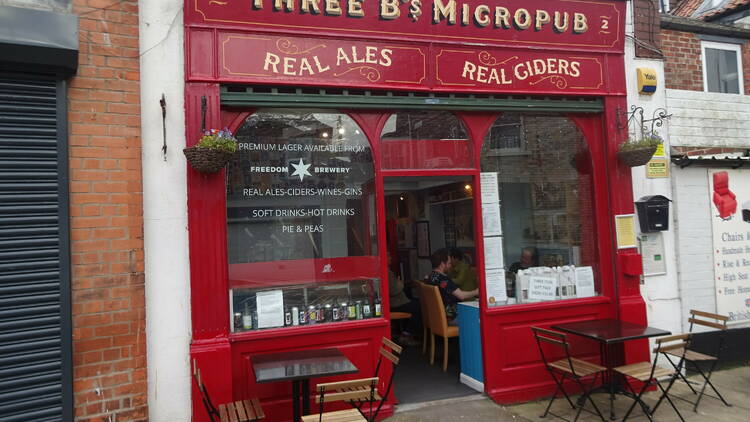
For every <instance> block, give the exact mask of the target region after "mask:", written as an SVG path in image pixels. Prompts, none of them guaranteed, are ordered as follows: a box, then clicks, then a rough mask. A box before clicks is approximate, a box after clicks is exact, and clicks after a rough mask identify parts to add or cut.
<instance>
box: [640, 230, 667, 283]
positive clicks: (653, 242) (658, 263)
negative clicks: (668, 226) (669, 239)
mask: <svg viewBox="0 0 750 422" xmlns="http://www.w3.org/2000/svg"><path fill="white" fill-rule="evenodd" d="M640 240H641V257H643V275H659V274H666V273H667V263H666V259H665V255H664V237H662V235H661V232H656V233H646V234H642V235H640Z"/></svg>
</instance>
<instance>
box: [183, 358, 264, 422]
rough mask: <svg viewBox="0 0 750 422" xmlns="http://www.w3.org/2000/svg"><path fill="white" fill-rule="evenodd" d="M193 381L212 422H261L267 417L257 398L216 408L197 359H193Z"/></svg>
mask: <svg viewBox="0 0 750 422" xmlns="http://www.w3.org/2000/svg"><path fill="white" fill-rule="evenodd" d="M193 379H194V380H195V383H196V384H197V385H198V391H200V394H201V400H202V401H203V406H204V407H205V408H206V412H208V417H209V418H210V419H211V422H217V421H220V422H250V421H259V420H261V419H264V418H265V417H266V416H265V415H264V414H263V409H262V408H261V407H260V401H258V399H257V398H252V399H248V400H237V401H233V402H229V403H225V404H220V405H219V407H218V408H216V407H215V406H214V404H213V402H212V401H211V397H210V396H209V395H208V389H207V388H206V386H205V384H203V379H202V378H201V370H200V369H199V368H198V363H197V362H196V361H195V359H193ZM217 418H218V419H217Z"/></svg>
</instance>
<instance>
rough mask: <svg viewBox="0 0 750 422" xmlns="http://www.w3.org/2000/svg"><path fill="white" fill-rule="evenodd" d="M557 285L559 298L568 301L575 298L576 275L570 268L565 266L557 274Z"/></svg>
mask: <svg viewBox="0 0 750 422" xmlns="http://www.w3.org/2000/svg"><path fill="white" fill-rule="evenodd" d="M557 284H558V286H560V297H561V298H562V299H569V298H573V297H577V296H576V273H575V270H574V269H573V268H572V267H569V266H565V267H563V268H561V269H560V270H559V271H558V273H557Z"/></svg>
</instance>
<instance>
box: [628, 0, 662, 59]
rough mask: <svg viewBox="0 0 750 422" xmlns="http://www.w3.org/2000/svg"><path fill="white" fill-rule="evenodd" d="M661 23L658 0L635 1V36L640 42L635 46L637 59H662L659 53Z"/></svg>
mask: <svg viewBox="0 0 750 422" xmlns="http://www.w3.org/2000/svg"><path fill="white" fill-rule="evenodd" d="M660 22H661V15H660V14H659V3H658V0H633V24H634V32H635V33H634V35H635V38H636V39H637V40H638V41H639V42H638V43H637V44H636V46H635V56H636V57H645V58H661V54H659V53H658V50H659V48H660V43H659V26H660ZM645 46H648V47H650V48H646V47H645ZM655 50H657V51H655Z"/></svg>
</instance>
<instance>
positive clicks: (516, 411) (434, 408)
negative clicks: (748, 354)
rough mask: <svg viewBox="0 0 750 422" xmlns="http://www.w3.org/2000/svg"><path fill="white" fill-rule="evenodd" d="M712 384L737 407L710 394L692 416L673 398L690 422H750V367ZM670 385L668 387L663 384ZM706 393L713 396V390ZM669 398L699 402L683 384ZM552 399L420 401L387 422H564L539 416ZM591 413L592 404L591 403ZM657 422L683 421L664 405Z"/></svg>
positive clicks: (600, 398) (651, 399) (619, 412)
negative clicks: (507, 402)
mask: <svg viewBox="0 0 750 422" xmlns="http://www.w3.org/2000/svg"><path fill="white" fill-rule="evenodd" d="M688 379H689V380H690V381H692V382H693V383H696V384H700V383H699V382H698V381H699V380H701V378H700V377H699V376H697V375H696V376H692V377H689V378H688ZM711 381H712V382H713V384H714V385H715V386H716V388H717V389H718V390H719V392H720V393H721V394H722V395H723V396H724V398H725V399H726V400H727V401H728V402H729V403H730V404H731V405H732V406H731V407H727V406H725V405H724V404H723V403H722V402H721V401H720V400H718V399H716V398H712V397H708V396H705V395H704V397H703V399H702V400H701V403H700V406H699V407H698V411H697V412H693V405H692V404H689V403H686V402H684V401H682V400H673V401H674V403H675V405H676V406H677V409H678V410H679V411H680V413H681V414H682V416H683V417H684V418H685V421H686V422H697V421H709V420H710V422H748V421H750V366H742V367H737V368H733V369H727V370H723V371H717V372H714V374H713V376H712V377H711ZM664 386H665V387H666V383H664ZM707 391H708V392H710V393H712V391H711V390H710V387H708V388H707ZM660 393H661V392H660V391H658V390H656V391H651V392H648V393H646V394H645V395H644V401H645V402H646V403H647V404H649V405H653V404H655V403H656V401H657V400H658V398H659V394H660ZM670 396H677V397H682V398H685V399H689V400H691V401H694V400H695V397H696V396H694V395H693V393H692V392H691V391H690V389H689V388H688V386H687V385H685V384H684V383H683V382H682V381H677V382H676V383H675V385H674V386H673V387H672V390H671V391H670ZM592 397H593V398H594V401H595V402H596V404H597V406H598V407H599V409H600V410H601V412H602V413H604V414H605V417H606V416H607V413H608V412H609V396H608V395H607V394H594V395H593V396H592ZM616 397H617V399H616V400H615V414H616V420H621V419H622V417H623V416H625V412H626V411H627V409H628V407H630V405H631V403H632V399H630V398H629V397H625V396H621V395H618V396H616ZM548 401H549V399H546V400H539V401H534V402H529V403H521V404H516V405H510V406H502V405H498V404H496V403H494V402H493V401H492V400H490V399H489V398H488V397H486V396H484V395H481V394H476V395H471V396H466V397H459V398H455V399H446V400H439V401H434V402H427V403H416V404H409V405H401V406H398V408H397V409H396V413H395V414H394V415H393V416H392V417H390V418H388V419H386V421H387V422H417V421H428V422H434V421H446V422H449V421H472V422H474V421H493V422H527V421H528V422H540V421H559V420H560V419H558V418H555V417H554V416H552V415H548V416H547V417H546V418H544V419H542V418H540V415H541V414H542V413H543V412H544V409H545V407H546V406H547V403H548ZM586 408H587V409H590V408H591V404H590V403H587V405H586ZM552 411H553V412H555V413H557V414H558V415H561V416H562V417H564V418H566V419H568V420H571V421H572V420H573V418H574V417H575V411H574V410H572V409H571V408H570V406H569V405H568V404H567V403H566V402H565V399H564V398H562V399H559V398H558V399H557V400H555V402H554V404H553V405H552ZM653 417H654V420H656V421H663V422H674V421H679V420H680V419H679V418H678V416H677V414H676V413H675V411H674V410H673V409H672V407H671V406H669V403H667V402H666V400H665V401H663V402H662V404H661V405H660V406H659V408H658V409H657V411H656V413H655V414H654V416H653ZM578 420H579V421H581V422H592V421H600V420H601V419H599V417H598V416H597V415H595V414H589V413H587V412H583V413H582V414H581V417H580V418H579V419H578ZM628 420H633V421H636V422H642V421H648V418H647V417H646V415H645V414H644V413H643V411H642V410H641V409H639V408H638V407H636V409H634V410H633V413H631V415H630V416H629V417H628Z"/></svg>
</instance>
